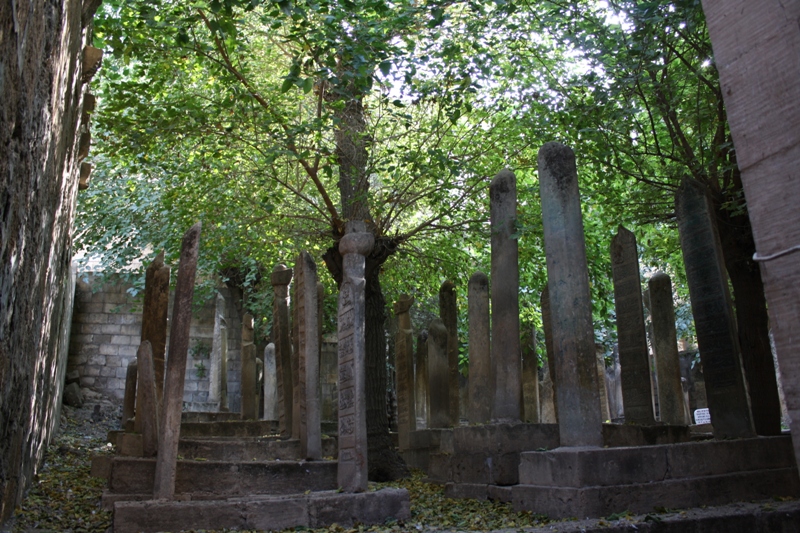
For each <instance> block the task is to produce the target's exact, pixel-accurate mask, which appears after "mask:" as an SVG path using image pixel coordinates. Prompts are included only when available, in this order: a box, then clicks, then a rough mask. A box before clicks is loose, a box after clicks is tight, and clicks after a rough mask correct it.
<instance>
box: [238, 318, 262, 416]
mask: <svg viewBox="0 0 800 533" xmlns="http://www.w3.org/2000/svg"><path fill="white" fill-rule="evenodd" d="M256 381H257V378H256V345H255V344H254V343H253V315H251V314H250V313H245V315H244V317H242V371H241V387H242V406H241V408H242V411H241V412H242V419H243V420H256V419H258V405H257V404H256V396H257V393H256Z"/></svg>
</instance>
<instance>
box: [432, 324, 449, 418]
mask: <svg viewBox="0 0 800 533" xmlns="http://www.w3.org/2000/svg"><path fill="white" fill-rule="evenodd" d="M448 384H449V369H448V365H447V328H446V327H445V326H444V322H442V320H441V319H440V318H434V319H433V321H431V324H430V326H428V394H429V395H430V396H429V397H428V399H429V408H430V417H429V418H428V428H429V429H431V428H446V427H449V426H450V408H449V405H448V404H449V403H450V392H449V388H448Z"/></svg>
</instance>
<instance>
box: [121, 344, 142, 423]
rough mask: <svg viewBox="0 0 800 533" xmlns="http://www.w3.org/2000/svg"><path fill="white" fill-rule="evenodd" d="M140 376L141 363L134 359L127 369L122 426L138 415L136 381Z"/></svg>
mask: <svg viewBox="0 0 800 533" xmlns="http://www.w3.org/2000/svg"><path fill="white" fill-rule="evenodd" d="M138 376H139V363H138V362H137V361H136V359H134V360H133V361H131V362H130V363H128V369H127V370H126V371H125V396H123V399H122V427H123V428H124V427H125V425H126V424H127V422H128V420H130V419H131V418H133V417H134V416H135V415H136V382H137V381H138Z"/></svg>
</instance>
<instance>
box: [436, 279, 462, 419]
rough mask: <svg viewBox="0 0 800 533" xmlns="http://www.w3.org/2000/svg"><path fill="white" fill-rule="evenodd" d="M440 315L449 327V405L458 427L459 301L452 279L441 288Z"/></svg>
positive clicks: (452, 417)
mask: <svg viewBox="0 0 800 533" xmlns="http://www.w3.org/2000/svg"><path fill="white" fill-rule="evenodd" d="M439 317H440V318H441V319H442V322H443V323H444V327H446V328H447V369H448V385H447V388H448V391H449V393H450V400H449V402H448V404H447V405H448V412H449V414H450V425H451V426H453V427H457V426H458V425H459V424H460V423H461V417H460V416H459V400H460V398H459V393H458V392H459V391H458V381H459V380H458V375H459V374H458V302H457V300H456V286H455V285H454V284H453V282H452V281H445V282H444V283H442V286H441V287H440V288H439Z"/></svg>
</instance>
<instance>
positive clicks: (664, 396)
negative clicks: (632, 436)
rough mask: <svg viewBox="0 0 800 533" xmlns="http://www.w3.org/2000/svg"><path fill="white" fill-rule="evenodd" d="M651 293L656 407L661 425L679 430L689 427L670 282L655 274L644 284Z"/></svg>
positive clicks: (666, 278)
mask: <svg viewBox="0 0 800 533" xmlns="http://www.w3.org/2000/svg"><path fill="white" fill-rule="evenodd" d="M647 286H648V288H649V289H650V291H649V292H650V306H649V307H650V317H651V319H652V322H653V339H652V342H653V351H654V352H655V359H656V376H657V377H658V405H659V411H660V413H661V422H663V423H665V424H672V425H678V426H685V425H686V424H688V422H689V421H688V420H686V407H685V405H684V399H683V387H682V386H681V365H680V357H679V356H678V337H677V334H676V333H675V309H674V308H673V303H672V281H671V280H670V279H669V276H668V275H666V274H664V273H663V272H656V273H655V274H654V275H653V276H652V277H651V278H650V280H649V281H648V282H647Z"/></svg>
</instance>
